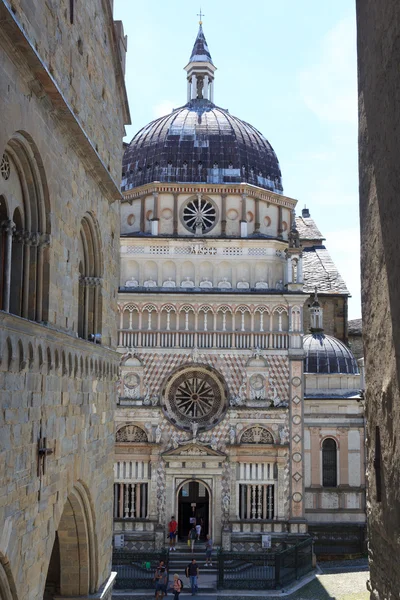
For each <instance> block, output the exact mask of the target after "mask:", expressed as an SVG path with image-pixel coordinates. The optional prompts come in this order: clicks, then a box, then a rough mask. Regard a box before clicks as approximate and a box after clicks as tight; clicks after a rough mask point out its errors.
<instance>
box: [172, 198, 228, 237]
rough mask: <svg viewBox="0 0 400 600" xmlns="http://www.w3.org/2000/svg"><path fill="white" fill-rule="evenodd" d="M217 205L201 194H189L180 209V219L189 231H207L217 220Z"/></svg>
mask: <svg viewBox="0 0 400 600" xmlns="http://www.w3.org/2000/svg"><path fill="white" fill-rule="evenodd" d="M218 214H219V212H218V207H217V205H216V204H215V202H214V201H213V200H211V198H209V197H208V196H204V195H203V194H197V195H196V196H191V197H190V198H188V199H187V200H186V202H184V204H183V205H182V206H181V209H180V219H181V222H182V224H183V225H184V227H185V228H186V229H187V230H188V231H190V233H196V232H197V233H199V232H200V233H208V232H209V231H211V230H212V229H213V228H214V227H215V225H216V223H217V221H218Z"/></svg>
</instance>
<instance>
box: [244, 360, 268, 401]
mask: <svg viewBox="0 0 400 600" xmlns="http://www.w3.org/2000/svg"><path fill="white" fill-rule="evenodd" d="M268 375H269V373H268V362H267V360H266V359H265V358H264V357H262V356H261V352H260V351H259V350H258V349H257V350H256V351H255V352H254V356H252V357H251V358H250V359H249V360H248V361H247V364H246V381H247V389H246V404H247V406H260V405H264V404H266V403H269V400H268V396H269V394H268V392H269V378H268Z"/></svg>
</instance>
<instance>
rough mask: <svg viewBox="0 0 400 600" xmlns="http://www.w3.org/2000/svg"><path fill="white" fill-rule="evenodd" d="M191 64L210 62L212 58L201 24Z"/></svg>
mask: <svg viewBox="0 0 400 600" xmlns="http://www.w3.org/2000/svg"><path fill="white" fill-rule="evenodd" d="M191 62H210V63H211V64H212V58H211V54H210V51H209V49H208V46H207V42H206V38H205V37H204V32H203V27H202V26H201V24H200V27H199V32H198V34H197V38H196V41H195V43H194V46H193V50H192V54H191V56H190V60H189V63H191Z"/></svg>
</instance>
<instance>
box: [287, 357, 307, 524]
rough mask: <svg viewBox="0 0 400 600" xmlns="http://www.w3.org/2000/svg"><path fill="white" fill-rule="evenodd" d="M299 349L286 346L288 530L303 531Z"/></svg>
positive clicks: (302, 422) (302, 426)
mask: <svg viewBox="0 0 400 600" xmlns="http://www.w3.org/2000/svg"><path fill="white" fill-rule="evenodd" d="M303 360H304V352H303V350H297V349H290V350H289V378H290V379H289V382H290V387H289V389H290V392H289V393H290V404H289V418H290V531H291V532H293V533H300V527H299V523H301V524H302V526H301V531H304V529H305V525H303V524H304V523H305V517H304V435H303V428H304V406H303V405H304V391H303Z"/></svg>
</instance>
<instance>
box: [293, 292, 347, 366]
mask: <svg viewBox="0 0 400 600" xmlns="http://www.w3.org/2000/svg"><path fill="white" fill-rule="evenodd" d="M310 317H311V327H310V332H311V333H310V334H308V335H305V336H304V339H303V347H304V350H305V358H304V372H305V373H314V374H339V373H341V374H348V375H357V374H358V373H359V369H358V365H357V361H356V359H355V358H354V356H353V353H352V352H351V350H350V348H348V347H347V346H346V345H345V344H343V342H341V341H340V340H338V339H336V338H334V337H332V336H330V335H325V333H324V328H323V310H322V308H321V306H320V304H319V302H318V297H317V294H316V293H315V297H314V301H313V303H312V305H311V309H310Z"/></svg>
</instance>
